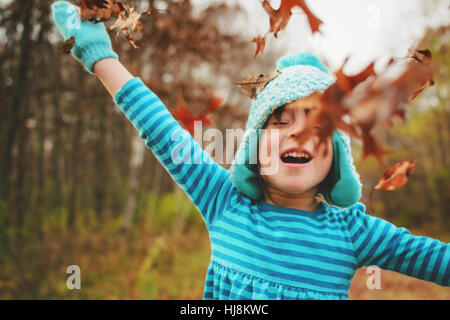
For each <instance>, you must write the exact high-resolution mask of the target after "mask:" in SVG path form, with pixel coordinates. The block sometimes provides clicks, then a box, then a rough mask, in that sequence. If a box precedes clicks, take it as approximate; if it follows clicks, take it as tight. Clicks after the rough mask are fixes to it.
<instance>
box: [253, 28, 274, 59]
mask: <svg viewBox="0 0 450 320" xmlns="http://www.w3.org/2000/svg"><path fill="white" fill-rule="evenodd" d="M269 33H270V32H267V33H266V34H265V35H264V37H261V36H257V37H255V38H253V39H252V42H254V43H256V51H255V54H254V55H253V59H255V58H256V56H257V55H258V53H261V55H262V54H263V53H264V48H265V47H266V38H267V36H268V35H269Z"/></svg>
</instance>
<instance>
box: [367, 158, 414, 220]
mask: <svg viewBox="0 0 450 320" xmlns="http://www.w3.org/2000/svg"><path fill="white" fill-rule="evenodd" d="M414 169H415V161H414V160H406V161H400V162H398V163H396V164H394V165H392V166H390V167H389V168H387V169H386V170H385V171H384V173H383V175H382V177H381V179H380V181H379V182H378V183H377V185H376V186H375V187H373V189H372V191H371V192H370V199H369V201H370V207H371V210H372V212H373V206H372V196H373V192H374V190H395V189H398V188H401V187H403V186H404V185H405V184H406V183H407V182H408V179H409V177H410V176H411V174H412V173H413V172H414Z"/></svg>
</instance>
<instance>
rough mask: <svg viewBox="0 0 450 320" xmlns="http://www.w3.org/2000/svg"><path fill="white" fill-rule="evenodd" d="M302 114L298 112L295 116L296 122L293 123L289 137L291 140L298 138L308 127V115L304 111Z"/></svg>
mask: <svg viewBox="0 0 450 320" xmlns="http://www.w3.org/2000/svg"><path fill="white" fill-rule="evenodd" d="M301 111H302V112H297V113H296V115H295V121H294V122H293V123H292V126H291V127H290V128H289V129H290V130H289V132H288V134H287V135H288V137H289V138H298V136H299V134H300V132H302V131H303V129H304V128H305V126H306V114H305V112H304V111H303V110H301Z"/></svg>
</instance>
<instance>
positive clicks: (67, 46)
mask: <svg viewBox="0 0 450 320" xmlns="http://www.w3.org/2000/svg"><path fill="white" fill-rule="evenodd" d="M74 45H75V37H73V36H72V37H70V38H69V39H67V40H66V41H64V43H63V44H62V46H60V47H58V49H59V51H60V52H61V53H64V54H70V52H71V50H72V48H73V46H74Z"/></svg>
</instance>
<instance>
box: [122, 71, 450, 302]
mask: <svg viewBox="0 0 450 320" xmlns="http://www.w3.org/2000/svg"><path fill="white" fill-rule="evenodd" d="M114 101H115V102H116V104H117V105H118V106H119V108H120V109H121V110H122V111H123V112H124V114H125V115H126V117H127V118H128V119H129V120H130V121H131V122H132V123H133V125H134V126H135V127H136V129H137V130H138V131H139V134H140V136H141V138H143V139H144V140H145V143H146V145H147V146H148V147H149V148H151V149H152V152H153V153H154V154H155V156H156V157H157V159H158V160H159V161H160V162H161V164H162V165H163V166H164V168H165V169H166V170H167V171H168V172H169V174H170V175H171V176H172V177H173V179H174V180H175V181H176V182H177V183H178V184H179V186H180V187H181V188H182V189H183V190H184V191H185V192H186V194H187V195H188V196H189V198H190V199H191V200H192V201H193V203H194V204H195V206H196V207H197V209H198V210H199V212H200V213H201V215H202V217H203V219H204V221H205V223H206V226H207V228H208V230H209V233H210V240H211V261H210V265H209V267H208V271H207V275H206V282H205V291H204V299H347V298H348V290H349V287H350V282H351V279H352V277H353V275H354V272H355V271H356V269H357V268H359V267H361V266H368V265H378V266H380V267H381V268H386V269H390V270H394V271H397V272H401V273H404V274H407V275H410V276H413V277H417V278H420V279H424V280H428V281H434V282H436V283H439V284H443V285H450V284H449V277H450V270H449V268H450V265H449V260H450V249H449V245H448V244H445V243H442V242H439V241H438V240H434V239H431V238H427V237H417V236H413V235H411V234H410V233H409V231H408V230H406V229H404V228H397V227H395V226H394V225H393V224H391V223H389V222H387V221H385V220H382V219H379V218H376V217H372V216H369V215H367V214H365V206H364V205H363V204H362V203H357V204H355V205H354V206H352V207H350V208H346V209H339V208H336V207H330V206H328V205H327V204H326V203H321V204H320V206H319V208H318V209H317V210H316V211H315V212H307V211H301V210H296V209H290V208H281V207H277V206H273V205H269V204H267V203H266V202H265V201H260V202H257V203H255V202H254V201H251V200H250V199H249V198H247V197H245V196H244V195H243V194H242V193H240V192H238V191H237V189H236V188H234V187H233V185H232V183H231V179H230V177H229V172H228V171H227V170H225V169H224V168H222V167H221V166H219V165H218V164H216V163H214V161H213V160H212V159H211V157H210V156H209V154H208V153H207V152H205V151H203V150H202V149H201V147H200V145H199V144H198V143H197V142H196V141H194V139H193V138H192V137H191V135H190V134H189V133H188V132H187V131H186V130H184V129H182V128H181V126H180V125H179V124H178V122H177V121H176V120H175V119H174V118H173V116H172V115H171V114H170V112H169V111H168V110H167V108H166V107H165V106H164V104H163V103H162V102H161V101H160V100H159V98H158V97H157V96H156V95H155V94H154V93H153V92H152V91H151V90H150V89H148V88H147V87H146V86H145V85H144V84H143V82H142V81H141V79H139V78H134V79H132V80H130V81H128V82H127V83H126V84H125V85H124V86H123V87H122V88H121V89H120V90H119V91H118V93H117V94H116V95H115V96H114ZM174 159H176V160H182V162H181V163H180V162H176V161H174ZM186 160H191V161H190V162H189V163H186Z"/></svg>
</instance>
